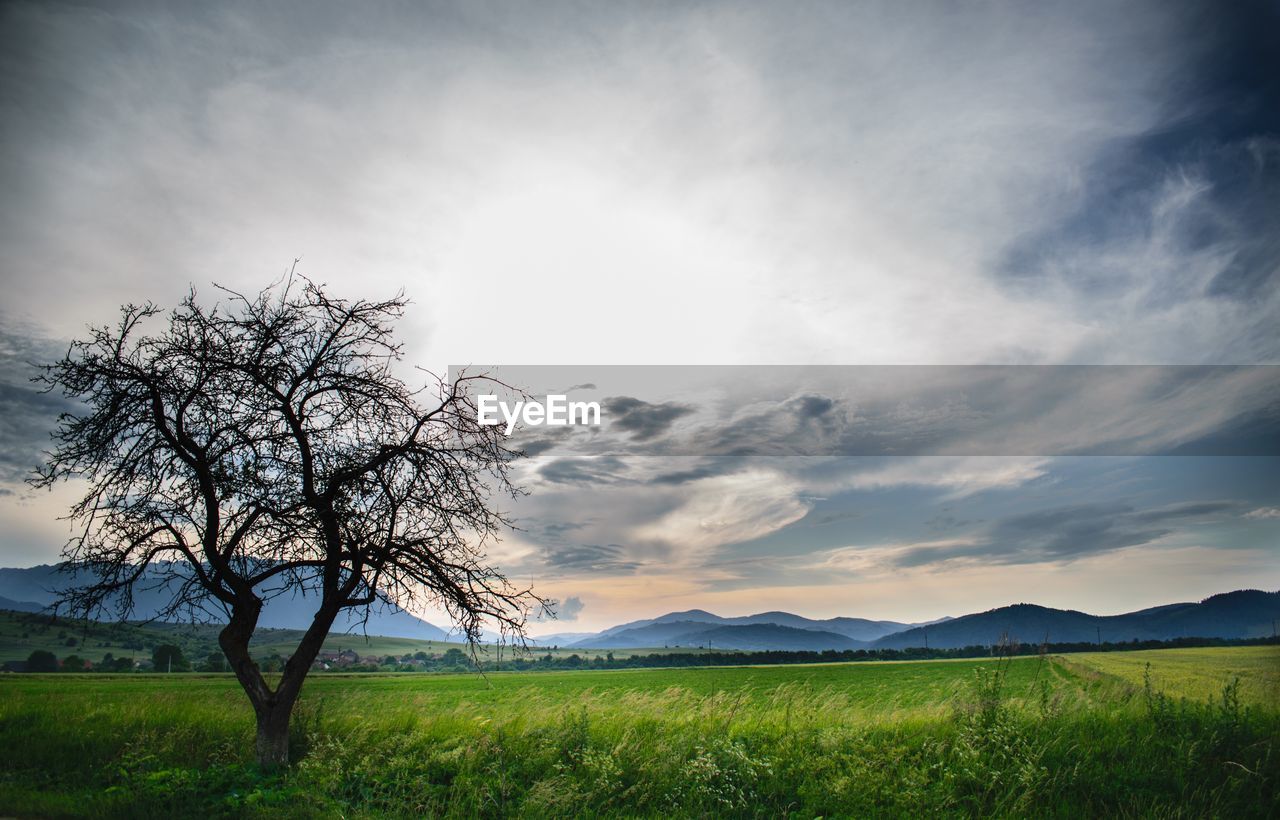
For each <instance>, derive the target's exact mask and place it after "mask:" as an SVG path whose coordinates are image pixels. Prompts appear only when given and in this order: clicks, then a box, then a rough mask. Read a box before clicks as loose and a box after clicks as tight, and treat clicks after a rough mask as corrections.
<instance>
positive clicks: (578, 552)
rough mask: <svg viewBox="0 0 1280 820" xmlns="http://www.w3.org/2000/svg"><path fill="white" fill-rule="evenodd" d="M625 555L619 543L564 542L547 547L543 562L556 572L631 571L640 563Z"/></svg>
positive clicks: (607, 572)
mask: <svg viewBox="0 0 1280 820" xmlns="http://www.w3.org/2000/svg"><path fill="white" fill-rule="evenodd" d="M626 555H627V553H626V550H625V549H624V548H623V547H622V546H621V545H620V544H565V545H562V546H557V547H552V548H550V549H548V550H547V552H546V557H545V562H546V565H547V566H548V567H549V568H551V569H552V570H555V571H558V572H568V573H581V572H600V573H605V574H614V573H620V572H633V571H635V570H636V568H638V567H639V566H640V563H639V562H638V561H633V560H630V559H628V558H627V557H626Z"/></svg>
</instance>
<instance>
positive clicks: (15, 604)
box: [0, 595, 45, 612]
mask: <svg viewBox="0 0 1280 820" xmlns="http://www.w3.org/2000/svg"><path fill="white" fill-rule="evenodd" d="M44 608H45V606H44V604H37V603H34V602H32V601H15V600H13V599H12V598H6V597H4V596H3V595H0V609H10V610H13V611H14V612H40V611H41V610H43V609H44Z"/></svg>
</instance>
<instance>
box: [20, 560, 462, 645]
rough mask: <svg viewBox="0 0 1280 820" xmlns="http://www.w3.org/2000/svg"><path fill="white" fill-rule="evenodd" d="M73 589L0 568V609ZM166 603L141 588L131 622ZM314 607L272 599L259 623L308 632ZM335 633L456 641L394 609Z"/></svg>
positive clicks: (60, 577) (50, 571) (32, 571)
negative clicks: (360, 633) (359, 633)
mask: <svg viewBox="0 0 1280 820" xmlns="http://www.w3.org/2000/svg"><path fill="white" fill-rule="evenodd" d="M71 584H72V579H71V578H70V577H69V576H67V575H65V574H63V573H61V572H59V571H58V567H57V566H54V565H49V564H41V565H39V566H35V567H24V568H13V567H5V568H0V609H10V610H19V611H26V612H37V611H40V610H41V609H43V608H44V607H46V606H48V605H50V604H52V603H53V602H54V601H55V600H57V598H58V595H59V593H60V591H61V590H63V589H65V588H67V587H68V586H70V585H71ZM168 600H169V596H168V594H167V593H165V592H164V591H163V590H162V589H154V588H151V587H149V586H148V584H147V583H145V582H144V583H142V584H139V585H138V587H137V588H136V589H135V592H134V601H135V610H134V611H133V612H132V613H131V614H130V618H131V619H136V620H147V619H149V618H152V617H154V615H155V613H156V612H157V611H159V609H160V608H161V607H162V606H163V605H164V604H165V603H166V602H167V601H168ZM315 605H316V602H315V599H314V598H311V597H302V596H294V597H292V598H286V597H283V596H282V597H279V598H273V599H271V600H270V601H268V602H267V604H266V606H264V607H263V610H262V616H261V618H259V620H258V624H259V626H260V627H263V628H267V629H306V628H307V627H308V626H309V625H310V624H311V618H312V616H313V615H314V614H315ZM106 614H113V613H106ZM334 631H336V632H347V631H357V632H358V631H367V632H368V633H369V634H370V635H386V636H390V637H398V638H413V639H415V640H422V641H447V640H449V639H450V638H451V637H455V638H456V636H451V635H450V633H448V632H446V631H445V630H443V629H440V628H439V627H437V626H435V625H433V624H430V623H427V622H426V621H423V620H421V619H419V618H415V617H414V616H412V615H410V614H409V613H407V612H404V611H403V610H398V609H392V608H381V609H375V610H372V611H370V613H369V621H368V623H367V624H366V625H361V624H360V622H359V620H358V619H357V618H355V617H354V616H351V615H348V616H346V617H342V616H340V617H339V619H338V621H337V623H335V624H334Z"/></svg>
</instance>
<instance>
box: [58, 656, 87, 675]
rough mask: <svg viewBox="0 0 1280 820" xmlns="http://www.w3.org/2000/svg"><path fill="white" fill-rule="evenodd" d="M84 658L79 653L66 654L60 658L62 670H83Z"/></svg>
mask: <svg viewBox="0 0 1280 820" xmlns="http://www.w3.org/2000/svg"><path fill="white" fill-rule="evenodd" d="M84 669H85V660H84V658H82V657H80V656H79V655H68V656H66V657H65V658H63V659H62V671H63V672H83V671H84Z"/></svg>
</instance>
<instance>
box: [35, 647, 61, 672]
mask: <svg viewBox="0 0 1280 820" xmlns="http://www.w3.org/2000/svg"><path fill="white" fill-rule="evenodd" d="M27 671H28V672H57V671H58V658H57V657H56V656H55V655H54V654H53V653H52V652H47V651H45V650H43V649H37V650H36V651H34V652H32V653H31V654H30V655H28V656H27Z"/></svg>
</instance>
